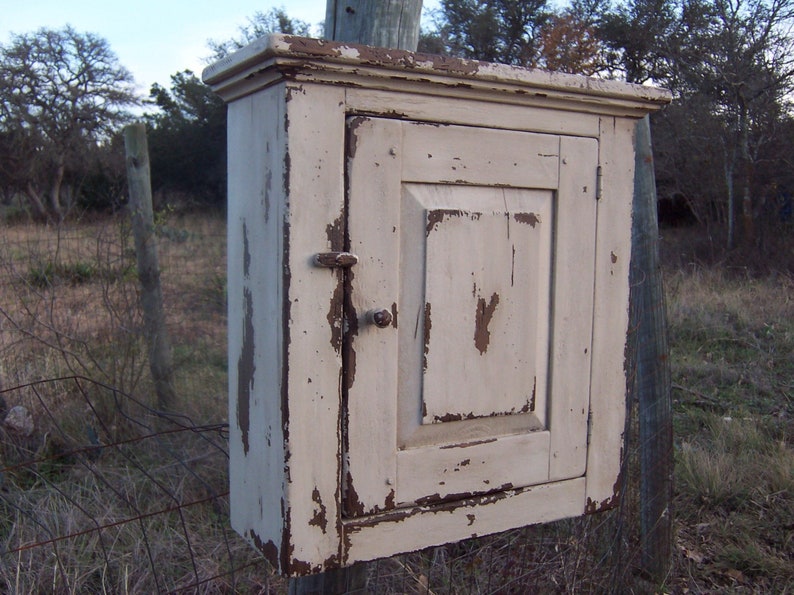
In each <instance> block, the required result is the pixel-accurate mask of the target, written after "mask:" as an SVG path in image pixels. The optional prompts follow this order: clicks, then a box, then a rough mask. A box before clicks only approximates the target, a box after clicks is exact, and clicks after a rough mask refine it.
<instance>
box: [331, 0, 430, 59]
mask: <svg viewBox="0 0 794 595" xmlns="http://www.w3.org/2000/svg"><path fill="white" fill-rule="evenodd" d="M325 7H326V8H325V37H326V39H332V40H334V41H350V42H353V43H363V44H365V45H374V46H378V47H384V48H397V49H401V50H410V51H414V52H415V51H416V47H417V45H418V43H419V19H420V16H421V14H422V0H345V1H343V0H327V2H326V5H325Z"/></svg>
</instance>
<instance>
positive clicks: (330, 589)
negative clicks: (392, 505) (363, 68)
mask: <svg viewBox="0 0 794 595" xmlns="http://www.w3.org/2000/svg"><path fill="white" fill-rule="evenodd" d="M325 6H326V8H325V37H326V39H331V40H333V41H349V42H351V43H362V44H365V45H374V46H379V47H387V48H397V49H401V50H410V51H416V47H417V45H418V43H419V19H420V16H421V13H422V0H348V1H343V0H327V2H326V5H325ZM367 574H368V566H367V564H366V563H359V564H355V565H353V566H351V567H349V568H343V569H341V570H335V571H331V572H325V573H321V574H316V575H314V576H307V577H301V578H296V579H292V580H291V581H290V589H289V591H290V595H304V594H309V593H329V594H330V593H334V594H335V593H351V592H352V593H356V592H364V591H365V590H366V586H367Z"/></svg>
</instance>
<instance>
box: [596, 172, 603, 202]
mask: <svg viewBox="0 0 794 595" xmlns="http://www.w3.org/2000/svg"><path fill="white" fill-rule="evenodd" d="M601 177H602V176H601V166H600V165H599V166H598V167H596V195H595V197H596V200H601Z"/></svg>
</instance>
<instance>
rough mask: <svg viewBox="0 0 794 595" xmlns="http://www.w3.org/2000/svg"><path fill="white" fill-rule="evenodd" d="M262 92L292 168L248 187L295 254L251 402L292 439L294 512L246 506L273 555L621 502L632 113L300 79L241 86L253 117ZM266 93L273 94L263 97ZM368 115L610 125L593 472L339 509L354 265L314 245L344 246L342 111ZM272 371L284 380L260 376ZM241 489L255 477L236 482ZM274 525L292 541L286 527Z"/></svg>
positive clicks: (287, 262)
mask: <svg viewBox="0 0 794 595" xmlns="http://www.w3.org/2000/svg"><path fill="white" fill-rule="evenodd" d="M452 94H453V95H454V93H452ZM262 97H269V98H273V97H276V98H280V99H278V101H283V102H284V103H283V105H284V108H283V113H284V117H283V120H279V121H277V122H273V123H272V129H271V130H270V132H268V135H269V136H268V138H267V139H266V143H264V144H267V143H271V144H272V146H271V145H268V146H267V147H266V150H267V151H271V152H275V156H274V157H272V158H269V159H270V161H272V162H273V163H274V164H277V163H278V161H279V159H281V162H282V163H283V166H284V168H283V169H284V172H283V179H278V176H279V172H278V171H277V170H278V168H277V167H273V169H272V170H270V173H269V174H268V173H267V172H264V171H263V173H262V175H263V178H262V179H261V180H260V188H259V190H260V193H259V194H260V196H258V197H256V196H247V197H244V200H251V201H259V203H261V205H262V209H261V210H260V211H259V212H258V213H256V214H254V216H255V217H265V218H267V217H268V216H269V217H278V218H279V219H280V220H279V221H276V222H273V221H271V223H269V224H268V228H269V229H272V231H273V233H277V234H279V238H280V240H279V242H278V243H279V248H278V249H277V250H276V252H277V253H278V254H277V255H276V257H277V258H280V259H282V261H283V264H282V287H283V289H282V295H283V300H282V304H281V308H282V312H281V314H280V317H279V320H280V322H279V324H280V325H281V327H282V328H283V330H284V335H285V336H284V338H283V341H282V342H279V343H278V344H277V345H275V346H276V347H277V348H278V349H279V350H280V355H279V357H280V358H282V360H283V364H282V365H281V366H280V372H279V374H278V380H277V381H275V382H274V381H273V379H260V378H257V383H256V387H257V388H256V390H261V391H265V392H263V393H261V397H260V396H258V395H257V394H252V396H251V399H252V401H251V403H250V406H251V407H256V406H257V405H256V401H257V399H258V398H262V399H266V400H268V401H270V400H276V401H277V402H280V403H281V422H280V425H281V427H280V428H279V431H278V432H275V431H274V435H273V436H272V439H279V438H280V439H283V442H284V453H285V467H284V469H283V470H282V469H278V470H275V469H274V471H273V472H274V473H275V474H276V475H278V476H279V477H282V476H283V494H284V495H283V497H282V499H281V508H282V510H281V516H282V519H283V526H280V527H275V529H274V528H273V526H272V525H273V523H272V522H270V521H267V520H266V517H268V516H272V515H278V514H279V512H278V511H273V510H267V511H264V510H263V511H260V514H259V515H252V514H250V512H247V513H245V514H243V515H242V516H239V515H238V516H237V517H236V520H234V524H235V528H236V529H237V530H238V531H239V532H241V533H243V534H244V535H246V536H247V537H248V538H249V539H251V540H252V541H253V542H254V543H255V544H257V545H258V546H259V547H260V549H263V552H264V551H265V548H267V549H268V551H270V548H271V547H273V548H275V550H276V551H277V552H278V553H277V554H276V555H275V556H269V559H271V561H273V559H277V561H278V566H279V568H280V570H281V571H282V572H285V573H287V574H307V573H310V572H316V571H319V570H323V569H328V568H333V567H337V566H340V565H344V564H349V563H353V562H355V561H363V560H369V559H374V558H377V557H382V556H388V555H392V554H395V553H398V552H403V551H411V550H415V549H419V548H422V547H427V546H431V545H438V544H442V543H447V542H450V541H454V540H458V539H462V538H466V537H471V536H474V535H484V534H488V533H493V532H498V531H503V530H507V529H510V528H513V527H519V526H523V525H526V524H528V523H529V522H547V521H551V520H556V519H560V518H564V517H570V516H577V515H581V514H583V513H585V512H593V511H596V510H598V509H600V508H604V507H608V506H610V505H612V504H613V503H614V501H615V498H616V494H617V488H616V486H617V485H618V475H619V470H620V457H621V449H622V435H623V429H624V428H623V425H624V419H625V392H626V375H625V372H624V369H623V364H624V346H625V338H626V330H627V327H628V265H629V253H630V229H631V196H632V189H633V166H634V163H633V159H629V158H627V156H629V155H633V152H632V151H633V146H632V142H633V127H634V120H633V119H630V118H622V117H615V116H598V115H593V114H590V113H578V112H575V111H555V110H546V109H543V108H522V107H520V106H516V105H499V104H498V103H497V102H494V101H479V100H475V99H469V98H466V97H464V96H460V97H454V96H453V97H449V98H445V99H444V101H440V100H439V98H437V97H429V96H415V95H409V94H405V93H401V92H399V91H389V90H372V89H365V88H361V89H357V88H353V87H341V86H333V85H322V84H312V83H308V82H291V81H285V82H282V83H279V84H277V85H274V86H271V87H269V88H267V89H263V90H260V91H257V92H256V93H254V94H253V95H251V96H250V98H245V99H243V101H250V102H252V103H253V104H254V106H253V108H252V109H251V110H249V111H250V116H254V117H259V118H267V117H270V114H267V113H264V109H263V108H260V110H261V113H258V114H257V109H256V103H257V101H259V99H258V98H262ZM268 102H270V103H272V100H271V99H268V100H267V101H264V102H262V105H263V106H264V105H265V104H267V103H268ZM280 109H281V108H280ZM356 115H374V116H381V117H383V116H385V117H395V118H399V119H410V120H414V121H420V122H421V121H424V122H444V123H450V124H458V125H462V126H488V127H493V128H499V129H505V130H523V131H527V132H543V133H552V134H559V135H563V136H581V137H585V138H594V139H598V144H599V145H598V146H599V149H598V151H599V156H598V164H599V166H600V168H601V170H602V172H603V175H602V177H601V188H600V198H599V201H598V207H597V208H598V213H597V217H596V243H595V246H596V250H595V254H594V255H593V258H594V262H595V282H594V302H593V312H594V315H593V318H594V320H593V339H592V344H593V347H592V366H591V368H592V370H593V373H592V377H591V399H590V411H589V412H588V413H589V423H590V425H589V427H588V428H587V429H586V431H587V433H588V452H587V457H586V475H585V476H584V477H578V478H575V479H570V480H563V481H558V482H552V483H548V484H543V485H539V486H533V487H529V488H524V489H518V490H506V491H504V492H499V493H496V494H490V495H486V496H481V497H477V498H471V499H464V500H460V501H456V502H452V503H444V504H439V505H433V506H414V507H411V508H407V509H400V510H396V511H393V512H383V513H378V514H374V515H371V516H367V517H364V518H360V519H345V518H344V517H343V514H342V511H341V508H340V507H339V502H340V500H341V494H340V486H341V476H342V456H343V450H342V445H341V423H342V416H343V414H344V412H343V408H342V390H341V387H342V382H343V379H342V377H341V372H340V371H341V369H342V353H341V346H340V343H339V341H338V337H339V336H340V335H339V333H340V329H339V327H338V323H337V322H334V316H336V314H337V313H340V312H341V309H342V307H343V303H342V302H343V291H340V288H341V289H342V290H343V275H342V274H341V273H340V271H338V270H329V269H320V268H317V267H316V266H314V265H313V264H312V262H311V257H312V255H313V254H315V253H317V252H323V251H333V250H340V249H343V248H344V229H343V223H342V222H343V221H344V215H345V204H344V202H345V201H344V179H343V172H344V164H343V163H342V159H343V151H342V150H341V148H342V147H343V146H344V142H345V119H346V118H347V117H351V116H356ZM246 117H249V116H245V115H243V119H241V120H240V121H238V122H237V123H236V124H233V125H234V126H237V127H238V128H240V129H241V130H242V129H244V128H245V126H246V122H245V121H244V118H246ZM240 134H243V132H240ZM278 151H283V155H281V156H279V155H278V154H277V153H278ZM282 157H283V158H282ZM234 159H237V160H239V161H241V162H245V161H250V159H251V156H250V155H249V156H241V155H239V154H238V155H237V156H236V157H235V156H233V155H232V154H231V153H230V163H231V162H232V161H233V160H234ZM268 188H273V189H274V190H273V192H271V193H270V194H268V193H267V189H268ZM279 188H280V190H278V191H276V189H279ZM246 192H249V193H250V190H246ZM269 201H271V202H270V204H267V203H268V202H269ZM276 203H278V204H276ZM230 212H235V213H238V212H237V211H230ZM267 213H269V214H267ZM242 216H243V215H242V214H239V213H238V214H237V215H235V217H242ZM238 227H239V222H237V221H235V222H232V221H230V230H231V229H233V228H234V229H238ZM231 234H232V232H231V231H230V239H233V240H234V241H239V238H232V237H231ZM249 257H250V258H251V260H252V263H253V264H252V265H251V268H250V270H249V273H250V274H251V275H252V277H256V273H255V272H251V271H255V270H256V268H257V259H258V258H260V256H258V255H256V254H254V255H249ZM262 257H263V256H262ZM235 266H237V265H235ZM339 319H340V320H341V318H339ZM230 321H231V319H230ZM271 323H272V321H269V320H265V319H264V318H263V316H262V315H259V316H255V317H254V320H253V321H252V324H253V326H254V328H255V329H264V328H266V327H267V326H268V325H269V324H271ZM235 357H236V356H235ZM307 371H310V373H309V374H307ZM252 382H253V381H252ZM267 382H270V384H271V385H272V386H269V387H263V385H264V384H266V383H267ZM231 388H232V390H236V388H237V387H236V386H235V387H231ZM231 413H233V411H231V410H230V414H231ZM249 431H255V430H254V429H249ZM270 439H271V437H270V436H268V437H267V440H270ZM259 442H260V440H257V443H259ZM318 455H319V456H318ZM258 456H261V455H259V454H257V453H255V452H247V453H245V455H244V458H252V457H258ZM238 476H239V475H238ZM279 481H282V480H281V479H280V480H279ZM266 484H267V481H266V478H263V480H262V481H258V482H257V485H260V486H261V487H260V488H259V489H265V488H266ZM240 489H250V488H246V487H235V488H234V490H238V491H239V490H240ZM257 498H258V496H257V494H255V493H250V494H248V495H245V496H242V497H239V496H238V501H239V505H240V506H245V507H246V508H248V509H251V510H255V509H256V508H257V504H256V502H257ZM233 515H234V513H233ZM278 530H280V531H281V536H280V537H281V539H276V536H277V532H278ZM266 537H267V539H265V538H266ZM263 544H264V545H263ZM266 553H267V552H266Z"/></svg>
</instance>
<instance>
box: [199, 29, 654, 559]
mask: <svg viewBox="0 0 794 595" xmlns="http://www.w3.org/2000/svg"><path fill="white" fill-rule="evenodd" d="M204 78H205V80H206V81H207V82H208V83H209V84H211V85H212V86H213V88H214V89H215V90H216V91H217V92H218V93H219V94H220V95H221V96H222V97H224V99H226V100H227V101H228V102H229V110H228V119H229V127H228V130H229V136H228V142H229V151H228V153H229V209H228V221H229V224H228V234H229V243H228V246H229V248H228V271H229V281H228V284H229V357H230V361H231V362H234V363H235V365H232V366H230V370H229V376H230V378H229V390H230V401H229V419H230V436H229V450H230V484H231V497H230V498H231V516H232V519H231V520H232V525H233V527H234V528H235V529H236V530H237V531H238V532H239V533H240V534H241V535H243V536H244V537H246V539H248V540H249V541H250V542H251V544H252V545H253V546H254V547H255V548H257V549H258V550H259V551H260V552H261V553H262V555H263V556H264V557H265V558H266V559H267V560H268V561H269V562H270V564H272V565H273V567H274V568H276V570H277V571H279V572H280V573H282V574H286V575H301V574H309V573H314V572H320V571H323V570H327V569H331V568H335V567H339V566H344V565H348V564H352V563H355V562H357V561H363V560H369V559H374V558H378V557H384V556H390V555H393V554H396V553H400V552H406V551H412V550H416V549H420V548H424V547H428V546H431V545H438V544H442V543H447V542H450V541H455V540H459V539H463V538H467V537H471V536H476V535H485V534H489V533H494V532H498V531H503V530H506V529H509V528H513V527H517V526H523V525H527V524H532V523H542V522H548V521H551V520H555V519H560V518H565V517H570V516H576V515H581V514H585V513H593V512H597V511H599V510H602V509H604V508H608V507H610V506H613V505H614V503H615V502H616V498H617V486H619V485H620V483H619V481H618V480H619V473H620V462H621V457H622V448H623V436H622V432H623V426H624V421H625V399H626V383H627V378H626V372H625V370H624V369H623V364H624V357H623V354H624V348H625V344H626V331H627V325H628V264H629V263H628V256H629V254H630V245H629V242H630V226H631V193H632V188H633V164H634V158H633V144H632V143H633V139H632V131H633V126H634V120H635V119H636V118H639V117H641V116H642V115H644V114H645V113H647V112H649V111H652V110H654V109H657V108H658V107H660V106H661V105H662V104H664V103H665V102H667V101H669V94H667V93H666V92H663V91H660V90H658V89H653V88H649V87H638V86H633V85H624V84H620V83H616V82H613V81H599V80H595V79H587V78H584V77H577V76H571V75H560V74H553V73H543V72H539V71H532V70H524V69H519V68H512V67H505V66H498V65H491V64H485V63H481V62H473V61H466V60H458V59H451V58H443V57H438V56H427V55H422V54H414V53H410V52H404V51H397V50H383V49H378V48H368V47H364V46H355V45H351V44H340V43H336V42H325V41H319V40H310V39H302V38H297V37H293V36H283V35H271V36H266V37H264V38H262V39H260V40H258V41H256V42H255V43H254V44H252V45H251V46H249V47H247V48H244V49H243V50H241V51H240V52H238V53H237V54H234V55H232V56H229V57H227V58H225V59H224V60H222V61H221V62H219V63H218V64H216V65H213V66H211V67H209V68H208V69H207V70H206V71H205V73H204Z"/></svg>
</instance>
